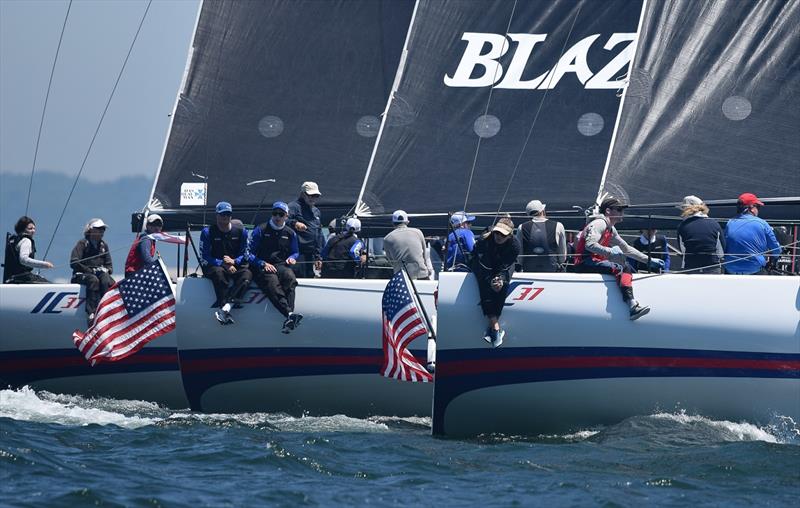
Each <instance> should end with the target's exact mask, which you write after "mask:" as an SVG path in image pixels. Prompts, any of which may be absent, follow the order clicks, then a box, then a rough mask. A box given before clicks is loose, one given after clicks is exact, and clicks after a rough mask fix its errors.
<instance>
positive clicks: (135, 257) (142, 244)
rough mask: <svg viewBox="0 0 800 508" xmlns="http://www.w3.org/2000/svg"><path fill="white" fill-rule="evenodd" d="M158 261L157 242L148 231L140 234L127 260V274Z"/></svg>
mask: <svg viewBox="0 0 800 508" xmlns="http://www.w3.org/2000/svg"><path fill="white" fill-rule="evenodd" d="M156 259H157V258H156V241H155V240H153V239H152V238H150V236H149V235H148V233H147V232H146V231H145V232H142V233H139V235H138V236H137V237H136V241H135V242H133V245H131V249H130V250H129V251H128V257H127V258H126V259H125V273H132V272H135V271H136V270H138V269H139V268H141V267H143V266H144V265H149V264H150V263H155V262H156Z"/></svg>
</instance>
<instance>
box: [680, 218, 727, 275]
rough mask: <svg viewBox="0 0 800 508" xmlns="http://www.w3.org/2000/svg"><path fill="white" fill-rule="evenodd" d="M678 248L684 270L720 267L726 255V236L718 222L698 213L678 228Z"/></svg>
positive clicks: (685, 220) (686, 219)
mask: <svg viewBox="0 0 800 508" xmlns="http://www.w3.org/2000/svg"><path fill="white" fill-rule="evenodd" d="M678 246H679V247H680V249H681V253H682V254H683V265H682V268H683V269H684V270H691V269H694V268H701V267H708V266H713V265H718V264H719V263H720V261H721V260H722V256H724V255H725V236H724V235H723V234H722V228H721V227H720V226H719V223H718V222H717V221H715V220H714V219H711V218H709V217H708V215H706V214H704V213H702V212H698V213H696V214H694V215H692V216H691V217H687V218H685V219H684V220H683V222H681V224H680V225H679V226H678Z"/></svg>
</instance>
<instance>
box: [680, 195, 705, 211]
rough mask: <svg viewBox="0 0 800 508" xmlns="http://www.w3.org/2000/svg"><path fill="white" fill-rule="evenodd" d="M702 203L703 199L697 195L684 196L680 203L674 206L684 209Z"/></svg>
mask: <svg viewBox="0 0 800 508" xmlns="http://www.w3.org/2000/svg"><path fill="white" fill-rule="evenodd" d="M702 204H703V200H702V199H700V198H698V197H697V196H686V197H685V198H683V201H682V202H681V204H679V205H678V206H676V207H675V208H680V209H685V208H689V207H690V206H697V205H702Z"/></svg>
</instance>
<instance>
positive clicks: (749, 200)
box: [739, 192, 764, 206]
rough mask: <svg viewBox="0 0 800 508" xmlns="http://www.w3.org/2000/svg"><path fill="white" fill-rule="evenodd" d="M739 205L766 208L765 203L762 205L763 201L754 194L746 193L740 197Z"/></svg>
mask: <svg viewBox="0 0 800 508" xmlns="http://www.w3.org/2000/svg"><path fill="white" fill-rule="evenodd" d="M739 204H740V205H745V206H753V205H758V206H764V203H762V202H761V200H759V199H758V196H756V195H755V194H753V193H752V192H745V193H744V194H742V195H741V196H739Z"/></svg>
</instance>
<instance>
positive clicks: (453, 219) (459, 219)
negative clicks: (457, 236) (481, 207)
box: [450, 211, 475, 226]
mask: <svg viewBox="0 0 800 508" xmlns="http://www.w3.org/2000/svg"><path fill="white" fill-rule="evenodd" d="M474 220H475V216H474V215H467V213H466V212H463V211H462V212H456V213H454V214H453V215H451V216H450V224H452V225H453V226H460V225H461V224H464V223H465V222H472V221H474Z"/></svg>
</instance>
